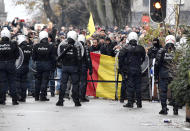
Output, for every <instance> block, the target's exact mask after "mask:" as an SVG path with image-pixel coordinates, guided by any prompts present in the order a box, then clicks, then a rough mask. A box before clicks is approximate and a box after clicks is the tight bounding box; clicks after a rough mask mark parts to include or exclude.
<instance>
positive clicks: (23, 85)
mask: <svg viewBox="0 0 190 131" xmlns="http://www.w3.org/2000/svg"><path fill="white" fill-rule="evenodd" d="M19 47H20V48H21V49H22V51H23V54H24V60H23V64H22V66H21V67H20V68H19V69H17V70H16V87H17V93H18V97H19V101H21V102H25V101H26V90H27V85H28V83H27V75H28V72H29V60H30V57H31V55H32V46H31V45H29V44H28V43H27V42H26V41H24V42H22V43H21V44H20V45H19Z"/></svg>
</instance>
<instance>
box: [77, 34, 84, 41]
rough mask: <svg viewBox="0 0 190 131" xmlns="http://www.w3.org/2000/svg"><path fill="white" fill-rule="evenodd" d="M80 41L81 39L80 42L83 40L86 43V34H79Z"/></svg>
mask: <svg viewBox="0 0 190 131" xmlns="http://www.w3.org/2000/svg"><path fill="white" fill-rule="evenodd" d="M78 41H79V42H80V41H82V42H84V43H85V42H86V39H85V36H84V35H82V34H81V35H79V36H78Z"/></svg>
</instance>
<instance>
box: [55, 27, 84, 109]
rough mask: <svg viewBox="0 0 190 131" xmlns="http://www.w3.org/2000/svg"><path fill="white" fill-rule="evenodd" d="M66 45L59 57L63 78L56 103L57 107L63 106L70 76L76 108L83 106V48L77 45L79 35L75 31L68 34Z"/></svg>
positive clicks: (63, 46)
mask: <svg viewBox="0 0 190 131" xmlns="http://www.w3.org/2000/svg"><path fill="white" fill-rule="evenodd" d="M64 42H65V44H63V45H61V47H60V49H61V50H60V51H61V55H60V56H59V57H58V59H57V60H58V61H59V60H61V62H62V77H61V88H60V93H59V100H58V102H57V103H56V105H57V106H63V102H64V100H63V98H64V95H65V91H66V89H67V82H68V79H69V76H70V77H71V80H72V85H73V88H72V98H73V101H74V103H75V106H81V103H80V101H79V75H80V73H79V69H80V67H81V48H80V47H79V46H78V44H77V33H76V32H75V31H69V32H68V34H67V40H66V41H64Z"/></svg>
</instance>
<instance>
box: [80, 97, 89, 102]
mask: <svg viewBox="0 0 190 131" xmlns="http://www.w3.org/2000/svg"><path fill="white" fill-rule="evenodd" d="M80 102H89V99H87V98H85V97H84V98H81V99H80Z"/></svg>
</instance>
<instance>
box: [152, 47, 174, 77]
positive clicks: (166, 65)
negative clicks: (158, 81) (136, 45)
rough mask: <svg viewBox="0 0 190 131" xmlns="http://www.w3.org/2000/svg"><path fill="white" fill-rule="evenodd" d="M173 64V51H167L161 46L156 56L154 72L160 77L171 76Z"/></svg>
mask: <svg viewBox="0 0 190 131" xmlns="http://www.w3.org/2000/svg"><path fill="white" fill-rule="evenodd" d="M174 66H175V64H174V52H168V50H167V49H166V48H161V49H160V50H159V51H158V54H157V56H156V63H155V72H156V75H159V77H160V78H172V77H173V73H174V72H173V67H174Z"/></svg>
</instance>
